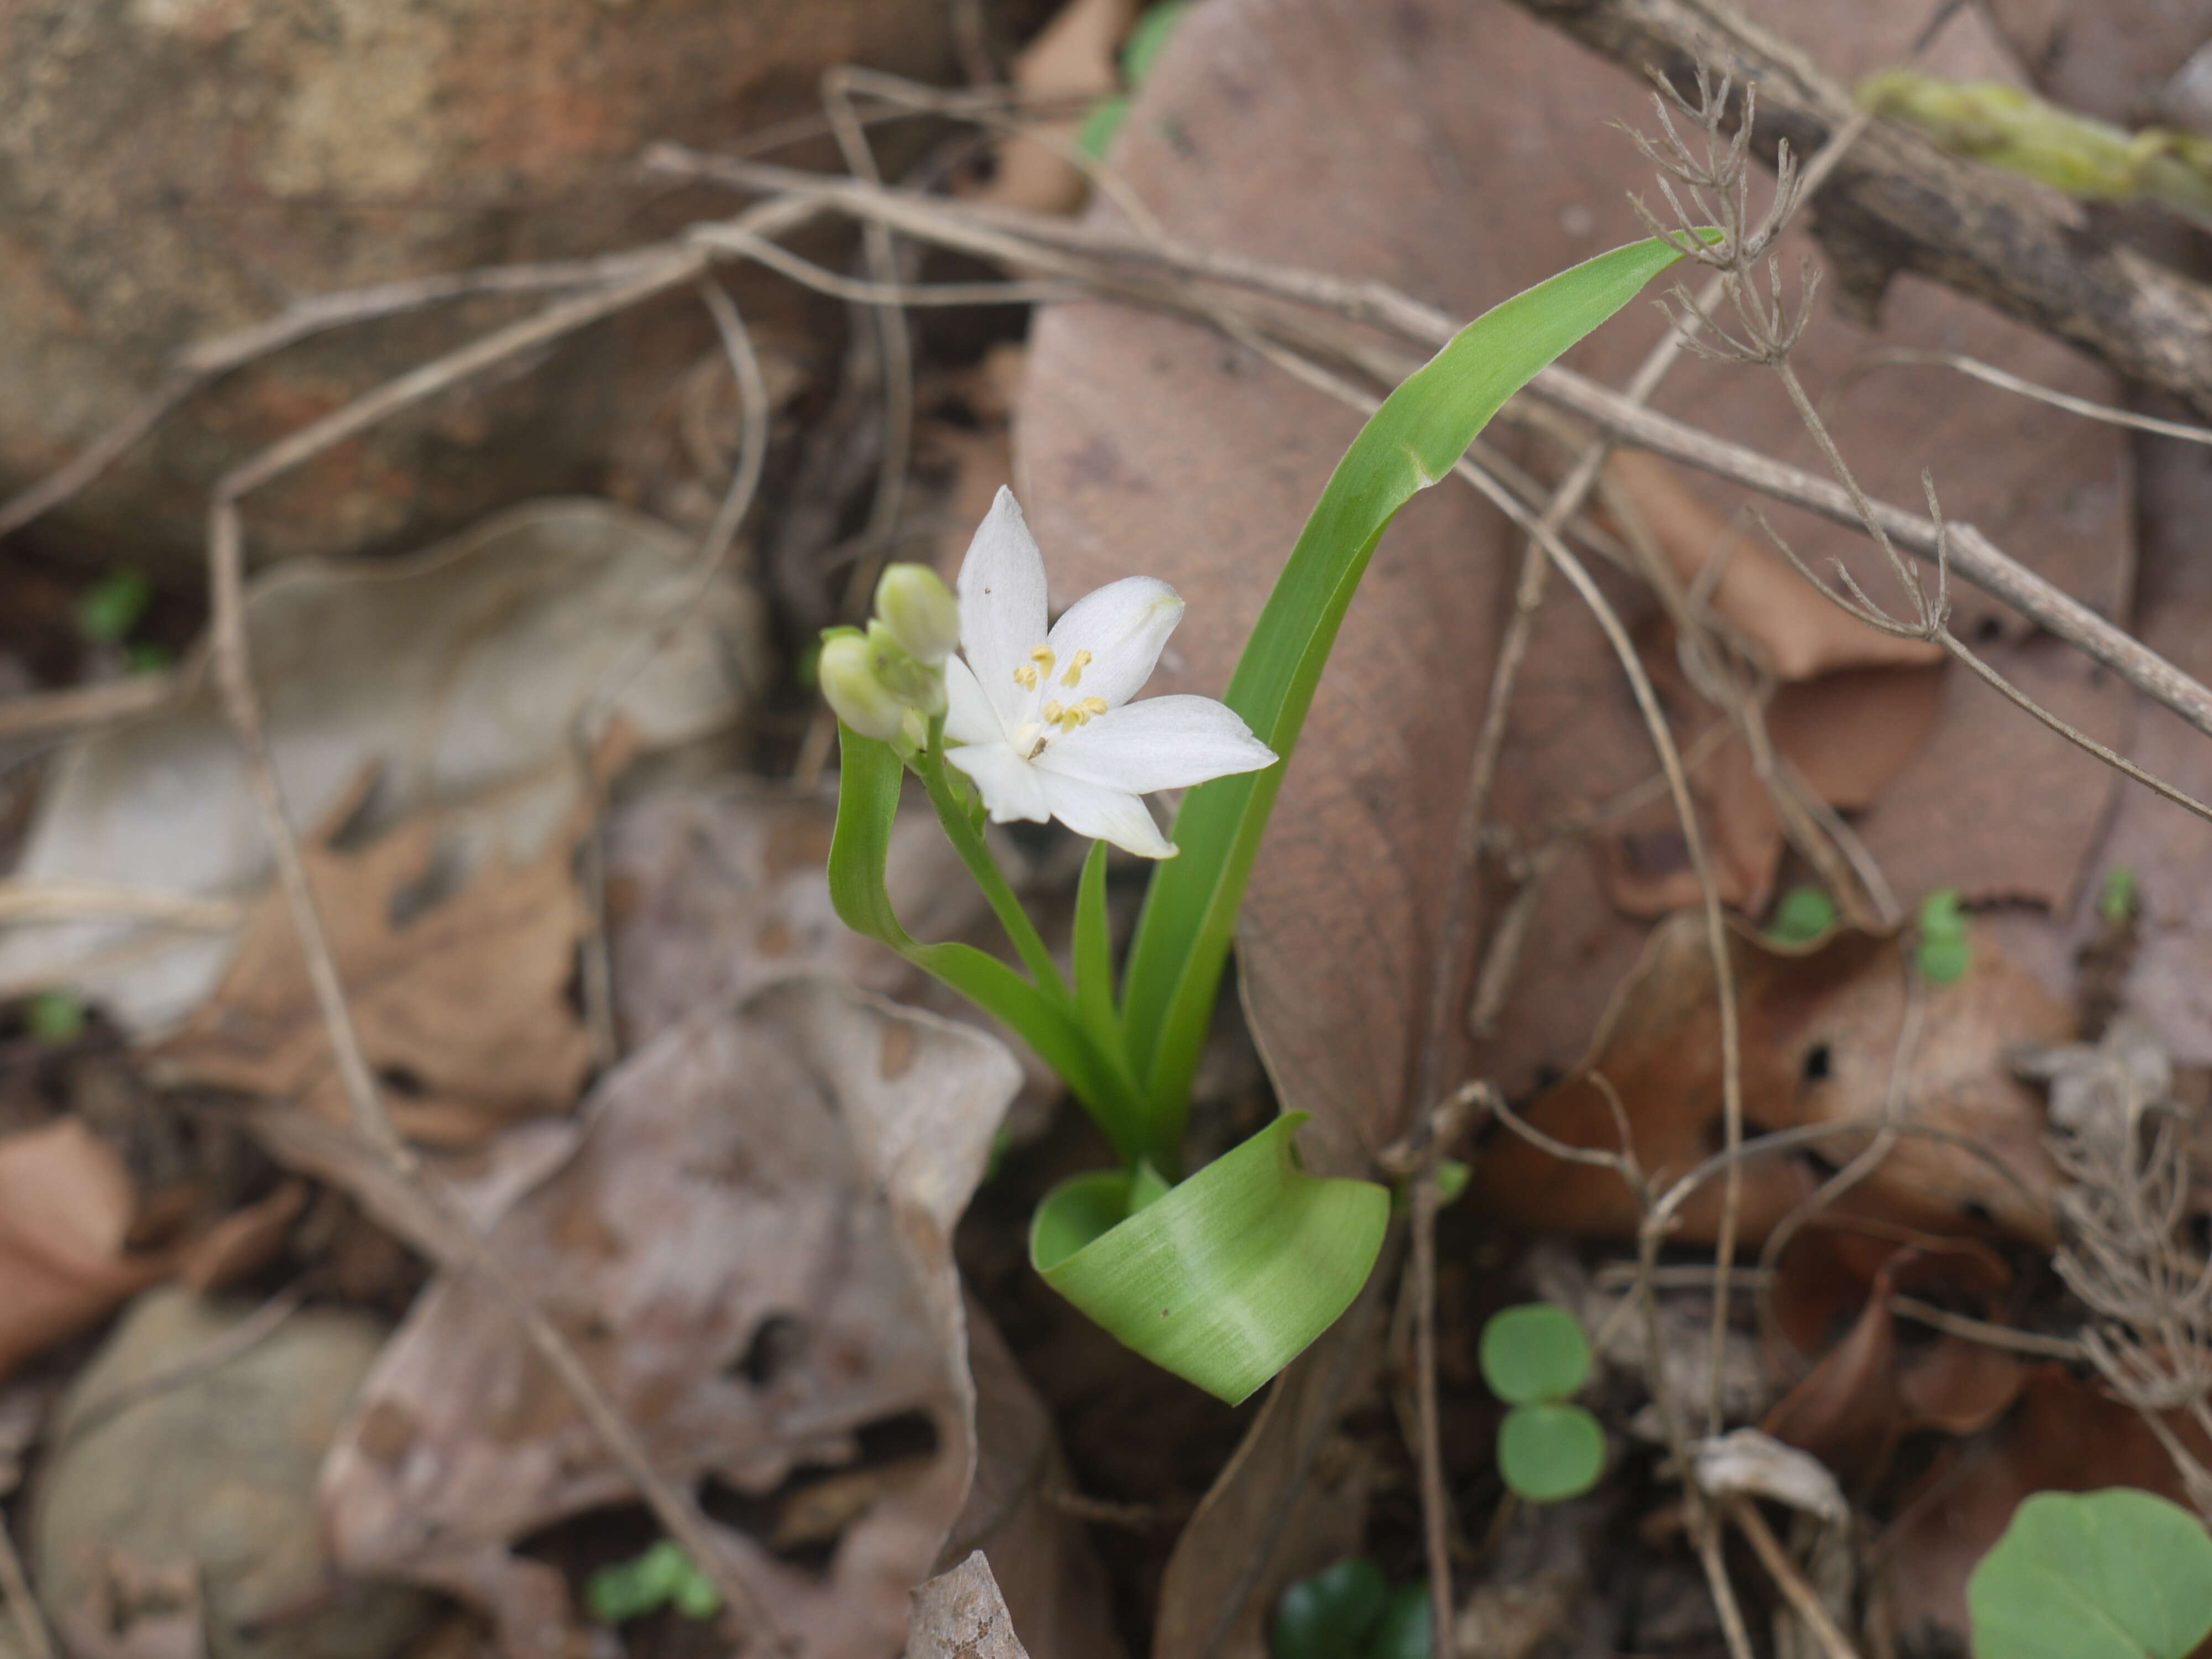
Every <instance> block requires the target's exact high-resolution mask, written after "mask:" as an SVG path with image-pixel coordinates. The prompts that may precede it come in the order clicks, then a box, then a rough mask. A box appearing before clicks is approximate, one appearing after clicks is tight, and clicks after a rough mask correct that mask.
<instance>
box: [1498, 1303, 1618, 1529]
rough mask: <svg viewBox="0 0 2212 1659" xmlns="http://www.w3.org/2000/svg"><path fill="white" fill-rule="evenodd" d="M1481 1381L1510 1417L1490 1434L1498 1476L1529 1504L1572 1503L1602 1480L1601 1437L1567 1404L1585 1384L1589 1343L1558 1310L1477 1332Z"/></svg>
mask: <svg viewBox="0 0 2212 1659" xmlns="http://www.w3.org/2000/svg"><path fill="white" fill-rule="evenodd" d="M1481 1358H1482V1380H1483V1381H1484V1382H1486V1383H1489V1384H1490V1391H1491V1392H1492V1394H1494V1395H1497V1396H1498V1398H1499V1399H1500V1400H1502V1401H1504V1402H1505V1403H1506V1404H1507V1405H1509V1406H1510V1407H1512V1408H1513V1409H1512V1410H1510V1411H1509V1412H1507V1413H1505V1420H1504V1422H1502V1423H1500V1424H1499V1425H1498V1474H1500V1475H1502V1476H1503V1477H1504V1480H1505V1484H1506V1485H1507V1486H1510V1487H1511V1488H1512V1489H1513V1490H1514V1491H1515V1492H1518V1493H1519V1494H1520V1495H1521V1496H1522V1497H1523V1498H1527V1499H1528V1501H1529V1502H1530V1503H1533V1504H1556V1503H1559V1502H1560V1501H1561V1500H1562V1499H1565V1498H1579V1497H1581V1496H1582V1495H1583V1493H1584V1492H1588V1491H1589V1489H1590V1488H1591V1487H1592V1486H1595V1485H1597V1481H1598V1477H1599V1476H1600V1475H1601V1474H1604V1472H1605V1431H1604V1430H1603V1429H1602V1428H1601V1427H1600V1426H1599V1425H1598V1420H1597V1419H1595V1417H1592V1416H1591V1415H1590V1414H1589V1413H1588V1412H1586V1411H1584V1410H1583V1408H1582V1407H1580V1406H1577V1405H1574V1404H1571V1403H1570V1402H1571V1401H1572V1399H1573V1397H1574V1396H1575V1395H1577V1394H1579V1393H1580V1392H1581V1391H1582V1387H1583V1383H1586V1382H1588V1381H1589V1371H1590V1351H1589V1338H1587V1337H1585V1336H1584V1335H1583V1327H1582V1322H1581V1321H1580V1320H1578V1319H1577V1318H1576V1317H1575V1316H1573V1315H1572V1314H1571V1313H1569V1312H1568V1311H1567V1310H1565V1308H1559V1307H1554V1306H1553V1304H1550V1303H1548V1302H1532V1303H1529V1304H1526V1305H1525V1306H1522V1307H1518V1308H1507V1309H1505V1310H1503V1311H1501V1312H1498V1313H1495V1314H1492V1316H1490V1320H1489V1322H1488V1323H1486V1324H1485V1325H1484V1326H1483V1328H1482V1349H1481Z"/></svg>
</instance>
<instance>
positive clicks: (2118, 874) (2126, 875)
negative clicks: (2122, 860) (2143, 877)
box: [2097, 864, 2138, 927]
mask: <svg viewBox="0 0 2212 1659" xmlns="http://www.w3.org/2000/svg"><path fill="white" fill-rule="evenodd" d="M2137 902H2138V901H2137V899H2136V872H2134V871H2133V870H2130V868H2129V867H2128V866H2126V865H2124V864H2116V865H2114V866H2112V868H2111V869H2109V870H2107V871H2106V872H2105V883H2104V885H2103V886H2102V887H2101V888H2100V889H2099V890H2098V892H2097V915H2099V917H2100V918H2101V919H2102V920H2103V921H2104V923H2105V925H2106V927H2125V926H2127V924H2128V923H2129V922H2130V921H2132V920H2133V919H2134V917H2135V914H2136V903H2137Z"/></svg>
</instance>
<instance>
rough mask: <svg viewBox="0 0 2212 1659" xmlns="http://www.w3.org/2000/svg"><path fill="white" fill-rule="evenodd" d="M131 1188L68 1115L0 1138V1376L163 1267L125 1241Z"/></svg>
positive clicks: (133, 1203)
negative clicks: (136, 1252) (134, 1252)
mask: <svg viewBox="0 0 2212 1659" xmlns="http://www.w3.org/2000/svg"><path fill="white" fill-rule="evenodd" d="M136 1208H137V1191H136V1189H135V1188H134V1187H133V1185H132V1183H131V1174H130V1171H129V1170H125V1168H124V1167H123V1160H122V1159H121V1158H118V1157H117V1156H116V1155H115V1154H114V1153H113V1152H111V1151H110V1150H109V1149H108V1147H107V1146H106V1143H105V1142H103V1141H100V1139H96V1138H95V1137H94V1135H93V1133H92V1132H91V1131H90V1130H88V1129H87V1128H86V1127H84V1125H83V1124H82V1123H80V1122H78V1121H76V1119H75V1118H62V1119H59V1120H58V1121H56V1122H54V1123H52V1124H50V1125H48V1126H47V1127H45V1128H43V1129H33V1130H29V1131H27V1132H26V1133H21V1134H15V1135H9V1136H8V1137H7V1138H6V1139H0V1376H5V1375H6V1374H7V1373H8V1372H9V1371H10V1370H14V1369H15V1367H16V1366H17V1365H20V1364H22V1362H23V1361H24V1360H25V1359H27V1358H30V1356H31V1355H33V1354H35V1353H38V1352H41V1351H42V1350H44V1349H46V1348H48V1347H50V1346H52V1345H53V1344H54V1343H56V1342H58V1341H60V1340H63V1339H64V1337H69V1336H74V1335H75V1334H76V1333H77V1332H79V1331H81V1330H83V1329H85V1328H88V1327H89V1326H92V1325H94V1324H96V1323H98V1322H99V1321H100V1319H101V1318H103V1317H104V1316H106V1314H107V1313H108V1311H109V1310H111V1309H112V1308H114V1307H116V1306H117V1305H118V1304H120V1303H122V1302H123V1301H124V1300H125V1298H126V1297H130V1296H131V1295H132V1294H133V1293H135V1292H136V1291H140V1290H143V1288H144V1287H145V1286H147V1285H151V1284H153V1283H155V1281H156V1280H158V1279H161V1278H163V1277H164V1276H166V1274H167V1273H168V1271H169V1270H170V1267H169V1263H168V1262H167V1261H166V1260H165V1259H164V1258H163V1257H161V1256H132V1255H129V1254H127V1253H126V1251H125V1241H126V1239H127V1238H128V1237H129V1235H130V1231H131V1217H132V1214H133V1212H134V1211H135V1210H136Z"/></svg>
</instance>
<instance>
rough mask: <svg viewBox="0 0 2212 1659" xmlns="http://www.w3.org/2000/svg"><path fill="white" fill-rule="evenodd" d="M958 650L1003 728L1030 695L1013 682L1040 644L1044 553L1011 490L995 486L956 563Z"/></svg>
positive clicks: (1019, 714)
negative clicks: (994, 495) (993, 496)
mask: <svg viewBox="0 0 2212 1659" xmlns="http://www.w3.org/2000/svg"><path fill="white" fill-rule="evenodd" d="M959 586H960V648H961V649H962V650H963V651H964V652H966V653H967V654H968V665H969V667H970V668H972V669H974V670H975V678H976V679H977V680H978V681H980V682H981V684H982V687H983V690H984V693H985V695H987V696H988V697H989V698H990V699H991V706H992V707H993V708H995V709H997V710H998V711H999V719H1000V721H1001V722H1002V723H1003V724H1004V725H1005V726H1006V728H1007V729H1008V730H1010V731H1011V730H1012V728H1013V727H1014V726H1018V725H1019V724H1021V722H1022V720H1024V718H1026V716H1027V712H1028V710H1029V708H1030V705H1031V704H1032V703H1033V702H1035V698H1034V697H1033V696H1031V695H1030V693H1029V692H1026V691H1024V690H1022V688H1021V687H1020V685H1019V684H1017V683H1016V682H1015V679H1014V671H1015V670H1016V669H1018V668H1026V667H1028V666H1029V665H1030V652H1032V651H1034V650H1036V647H1039V646H1040V645H1042V644H1043V643H1044V617H1045V589H1044V556H1043V555H1042V554H1041V553H1039V552H1038V551H1037V544H1036V538H1034V537H1032V536H1031V535H1030V527H1029V525H1028V524H1027V523H1026V522H1025V521H1024V520H1023V518H1022V508H1021V503H1020V502H1018V501H1016V500H1015V499H1014V492H1013V491H1012V490H1011V489H1006V488H1005V487H1004V486H1003V485H1002V486H1000V490H999V495H998V499H997V500H996V501H993V502H992V503H991V510H990V511H989V512H988V513H985V514H984V515H983V522H982V523H981V525H980V526H977V528H976V531H975V540H974V541H972V542H970V543H969V544H968V556H967V558H966V559H965V560H964V561H963V562H962V563H961V566H960V583H959Z"/></svg>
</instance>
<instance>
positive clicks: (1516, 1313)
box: [1482, 1302, 1590, 1406]
mask: <svg viewBox="0 0 2212 1659" xmlns="http://www.w3.org/2000/svg"><path fill="white" fill-rule="evenodd" d="M1589 1368H1590V1352H1589V1339H1588V1338H1587V1337H1585V1336H1584V1335H1583V1326H1582V1322H1581V1321H1580V1320H1578V1319H1577V1318H1576V1317H1575V1316H1573V1315H1572V1314H1571V1313H1569V1312H1568V1311H1567V1310H1565V1308H1560V1307H1555V1306H1553V1304H1551V1303H1548V1302H1531V1303H1529V1304H1528V1305H1527V1306H1526V1307H1521V1308H1507V1309H1505V1310H1503V1311H1502V1312H1499V1313H1495V1314H1492V1316H1490V1320H1489V1322H1488V1323H1486V1325H1484V1326H1483V1328H1482V1380H1483V1381H1484V1382H1486V1383H1489V1384H1490V1391H1491V1393H1492V1394H1494V1395H1497V1396H1498V1398H1499V1399H1500V1400H1503V1401H1504V1402H1505V1403H1506V1404H1507V1405H1509V1406H1526V1405H1530V1404H1533V1403H1534V1402H1535V1401H1541V1400H1567V1399H1571V1398H1572V1397H1573V1396H1574V1395H1575V1394H1576V1393H1577V1391H1578V1390H1580V1389H1581V1388H1582V1386H1583V1383H1584V1382H1585V1381H1587V1380H1588V1378H1589Z"/></svg>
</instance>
